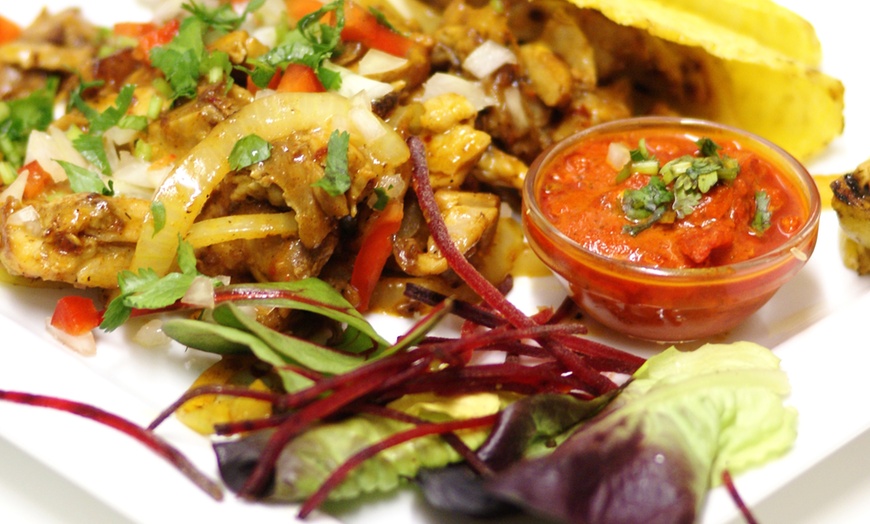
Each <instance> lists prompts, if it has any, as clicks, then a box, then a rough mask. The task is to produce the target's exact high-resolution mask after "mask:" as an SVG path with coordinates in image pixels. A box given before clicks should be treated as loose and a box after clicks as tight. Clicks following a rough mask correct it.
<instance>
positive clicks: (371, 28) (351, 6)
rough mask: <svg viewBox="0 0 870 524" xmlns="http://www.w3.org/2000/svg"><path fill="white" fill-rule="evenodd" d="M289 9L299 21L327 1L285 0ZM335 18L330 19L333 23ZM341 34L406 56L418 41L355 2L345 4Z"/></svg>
mask: <svg viewBox="0 0 870 524" xmlns="http://www.w3.org/2000/svg"><path fill="white" fill-rule="evenodd" d="M285 3H286V5H287V12H288V13H289V15H290V16H291V17H292V18H294V19H295V20H299V19H300V18H302V17H303V16H305V15H307V14H310V13H313V12H314V11H317V10H318V9H320V8H321V7H323V4H322V3H321V2H319V1H318V0H285ZM332 20H333V17H332V16H330V17H329V18H327V19H326V21H327V23H332ZM341 37H342V38H343V39H345V40H350V41H353V42H360V43H361V44H363V45H364V46H366V47H368V48H370V49H378V50H380V51H383V52H385V53H389V54H391V55H395V56H401V57H406V56H408V52H409V51H410V50H411V48H412V47H413V45H414V41H413V40H411V39H410V38H408V37H406V36H404V35H401V34H399V33H397V32H395V31H393V30H392V29H391V28H389V27H387V26H385V25H383V24H381V22H380V21H378V19H377V17H375V15H373V14H372V13H370V12H369V11H368V10H367V9H366V8H364V7H362V6H361V5H359V4H356V3H354V2H351V1H347V2H345V4H344V29H342V31H341Z"/></svg>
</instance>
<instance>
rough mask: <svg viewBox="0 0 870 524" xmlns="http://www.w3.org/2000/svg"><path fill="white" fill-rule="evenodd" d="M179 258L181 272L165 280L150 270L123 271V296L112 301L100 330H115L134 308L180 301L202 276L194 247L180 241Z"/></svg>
mask: <svg viewBox="0 0 870 524" xmlns="http://www.w3.org/2000/svg"><path fill="white" fill-rule="evenodd" d="M177 257H178V267H179V269H180V270H181V272H175V273H168V274H167V275H164V276H162V277H161V276H159V275H157V272H155V271H154V270H153V269H150V268H143V269H140V270H139V271H138V273H134V272H132V271H122V272H120V273H119V274H118V288H119V290H120V294H119V295H118V296H117V297H115V298H114V299H113V300H112V301H111V302H109V305H108V306H107V307H106V312H105V315H104V316H103V322H102V323H101V324H100V327H101V328H102V329H104V330H105V331H112V330H114V329H117V328H118V327H119V326H121V324H123V323H124V322H126V321H127V319H128V318H130V314H131V312H132V311H133V309H159V308H163V307H167V306H171V305H172V304H174V303H175V302H177V301H178V300H179V299H181V298H182V297H183V296H184V294H185V293H186V292H187V290H188V289H189V288H190V285H191V284H192V283H193V280H194V279H195V278H196V277H198V276H201V273H199V272H198V271H197V270H196V256H195V255H194V252H193V246H191V245H190V244H188V243H187V242H184V241H183V240H181V239H180V238H179V240H178V255H177ZM215 282H216V283H217V282H218V281H217V280H215Z"/></svg>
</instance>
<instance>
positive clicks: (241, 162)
mask: <svg viewBox="0 0 870 524" xmlns="http://www.w3.org/2000/svg"><path fill="white" fill-rule="evenodd" d="M271 154H272V144H270V143H269V142H267V141H265V140H263V139H262V138H260V137H259V136H257V135H248V136H246V137H243V138H241V139H239V141H238V142H236V144H235V145H234V146H233V150H232V151H231V152H230V158H229V161H230V168H231V169H233V170H238V169H242V168H245V167H248V166H251V165H254V164H256V163H257V162H262V161H264V160H267V159H268V158H269V156H271Z"/></svg>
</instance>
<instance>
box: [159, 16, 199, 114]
mask: <svg viewBox="0 0 870 524" xmlns="http://www.w3.org/2000/svg"><path fill="white" fill-rule="evenodd" d="M206 28H207V25H206V24H205V22H203V21H202V20H200V19H199V18H197V17H195V16H191V17H188V18H185V19H184V20H182V21H181V24H180V25H179V28H178V34H177V35H175V38H173V39H172V41H170V42H169V43H168V44H166V45H165V46H158V47H155V48H154V49H152V50H151V53H150V55H149V57H150V58H151V63H152V65H154V67H156V68H157V69H160V70H161V71H162V72H163V75H164V76H165V77H166V81H167V82H169V85H170V86H171V87H172V98H173V99H176V98H192V97H194V96H195V95H196V86H197V84H199V76H200V65H201V64H202V62H203V58H204V56H205V54H206V49H205V43H204V42H203V37H204V36H205V30H206Z"/></svg>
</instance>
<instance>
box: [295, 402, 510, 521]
mask: <svg viewBox="0 0 870 524" xmlns="http://www.w3.org/2000/svg"><path fill="white" fill-rule="evenodd" d="M497 416H498V415H488V416H485V417H478V418H471V419H466V420H454V421H451V422H441V423H427V424H421V425H419V426H417V427H414V428H411V429H409V430H406V431H401V432H399V433H396V434H394V435H391V436H389V437H387V438H386V439H384V440H382V441H380V442H378V443H377V444H374V445H371V446H369V447H367V448H364V449H362V450H360V451H358V452H357V453H356V454H354V455H353V456H352V457H350V458H349V459H347V460H346V461H345V462H344V463H343V464H342V465H341V466H339V467H338V468H337V469H336V470H334V471H333V472H332V473H330V475H329V477H327V479H326V480H325V481H324V482H323V484H321V485H320V487H319V488H317V491H316V492H314V494H313V495H311V496H310V497H309V498H308V500H306V501H305V503H304V504H303V505H302V507H301V508H300V509H299V518H305V517H307V516H308V514H309V513H311V512H312V511H314V510H315V509H317V507H318V506H320V505H321V504H322V503H323V502H324V501H325V500H326V498H327V497H328V496H329V493H330V492H331V491H332V490H333V489H335V488H336V487H337V486H338V485H339V484H341V482H342V481H343V480H344V479H345V478H346V477H347V475H348V474H350V472H351V471H352V470H353V469H354V468H356V467H357V466H359V465H360V464H362V463H363V462H365V461H366V460H368V459H370V458H371V457H373V456H375V455H377V454H378V453H380V452H381V451H384V450H385V449H389V448H391V447H393V446H398V445H399V444H402V443H404V442H408V441H409V440H414V439H416V438H420V437H425V436H427V435H440V434H444V433H452V432H454V431H458V430H460V429H470V428H479V427H483V426H491V425H493V424H494V423H495V421H496V418H497Z"/></svg>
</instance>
